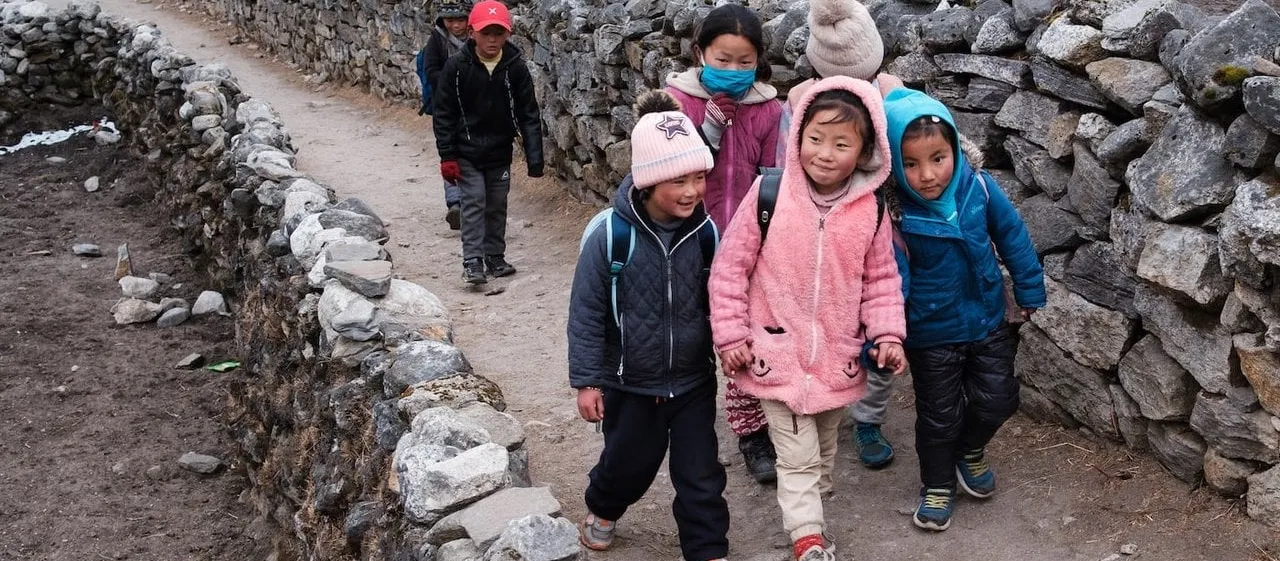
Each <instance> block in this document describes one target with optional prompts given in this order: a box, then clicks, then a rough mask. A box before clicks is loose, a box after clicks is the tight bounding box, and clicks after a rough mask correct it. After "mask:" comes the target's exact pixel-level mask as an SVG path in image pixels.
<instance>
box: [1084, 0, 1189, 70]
mask: <svg viewBox="0 0 1280 561" xmlns="http://www.w3.org/2000/svg"><path fill="white" fill-rule="evenodd" d="M1135 6H1136V4H1135ZM1210 23H1212V20H1211V19H1210V18H1209V16H1207V15H1205V13H1204V12H1202V11H1200V9H1199V8H1197V7H1195V6H1192V5H1191V4H1184V3H1182V2H1178V1H1177V0H1158V1H1157V2H1155V3H1154V6H1151V7H1150V8H1148V9H1147V10H1145V11H1144V12H1143V14H1142V19H1141V20H1139V21H1138V23H1137V25H1135V26H1133V29H1131V30H1130V31H1129V34H1128V38H1127V40H1126V42H1127V43H1128V48H1129V54H1130V55H1131V56H1133V57H1134V58H1139V59H1142V60H1151V61H1154V60H1157V57H1158V56H1159V55H1160V46H1161V42H1162V41H1163V40H1164V38H1165V37H1166V36H1168V35H1170V34H1171V33H1173V32H1175V31H1177V32H1179V33H1184V34H1186V35H1187V37H1190V36H1192V35H1195V34H1196V33H1199V32H1200V30H1202V29H1204V28H1205V27H1206V26H1208V25H1209V24H1210ZM1104 25H1105V24H1104ZM1185 40H1186V39H1183V41H1185Z"/></svg>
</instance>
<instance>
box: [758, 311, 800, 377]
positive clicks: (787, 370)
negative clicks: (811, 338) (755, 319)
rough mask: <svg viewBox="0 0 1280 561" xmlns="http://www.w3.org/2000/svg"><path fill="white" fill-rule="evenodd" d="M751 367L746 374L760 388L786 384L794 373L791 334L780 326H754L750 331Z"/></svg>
mask: <svg viewBox="0 0 1280 561" xmlns="http://www.w3.org/2000/svg"><path fill="white" fill-rule="evenodd" d="M751 341H752V344H751V354H752V358H751V367H750V368H749V369H748V370H749V371H750V372H749V373H748V375H749V376H751V378H752V380H754V381H755V383H757V384H759V385H761V386H779V385H782V384H784V383H786V381H787V378H788V377H789V376H790V375H793V374H795V373H796V371H795V366H796V365H795V344H794V341H793V339H792V336H791V332H789V331H787V330H786V329H784V328H782V327H781V326H772V325H770V326H754V327H752V329H751Z"/></svg>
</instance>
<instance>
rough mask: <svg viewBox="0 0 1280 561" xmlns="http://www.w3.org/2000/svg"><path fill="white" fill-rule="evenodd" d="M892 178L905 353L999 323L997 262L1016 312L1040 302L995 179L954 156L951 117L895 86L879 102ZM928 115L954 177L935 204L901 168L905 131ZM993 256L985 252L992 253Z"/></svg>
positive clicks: (1036, 262) (1036, 273)
mask: <svg viewBox="0 0 1280 561" xmlns="http://www.w3.org/2000/svg"><path fill="white" fill-rule="evenodd" d="M884 104H885V116H886V120H887V121H888V129H889V146H890V148H891V150H892V152H893V175H894V179H895V183H896V184H897V187H896V189H897V198H898V200H899V202H900V204H901V208H902V218H901V220H900V221H899V222H898V229H899V232H900V233H901V236H902V243H903V245H904V246H905V247H904V248H900V250H899V251H898V253H897V257H898V269H899V272H900V273H901V275H902V288H903V292H904V298H905V300H906V305H907V327H908V333H910V337H908V338H907V340H906V346H907V347H908V348H926V347H933V346H939V345H947V344H956V343H965V342H970V341H979V340H982V339H984V338H985V337H987V336H988V335H989V334H990V333H991V332H992V331H993V330H994V329H995V328H997V327H999V325H1000V323H1001V322H1002V321H1003V320H1004V317H1005V298H1004V277H1003V274H1002V273H1001V272H1000V263H999V261H1000V260H1003V262H1004V265H1005V268H1007V269H1008V270H1009V275H1010V276H1011V277H1012V278H1013V295H1014V298H1015V299H1016V300H1017V303H1018V305H1019V306H1021V307H1023V308H1040V307H1043V306H1044V303H1045V287H1044V271H1043V269H1042V268H1041V266H1040V259H1039V257H1038V256H1037V255H1036V249H1035V246H1034V245H1033V244H1032V242H1031V236H1030V235H1029V234H1028V233H1027V228H1026V224H1024V223H1023V222H1022V217H1020V216H1019V215H1018V211H1017V209H1016V208H1014V206H1013V203H1011V202H1009V199H1008V197H1006V196H1005V194H1004V192H1003V191H1001V190H1000V186H999V185H998V184H997V183H996V180H995V178H993V177H991V175H990V174H987V173H986V172H980V171H975V170H974V169H973V167H972V166H971V165H970V164H969V161H968V159H967V158H966V157H965V154H964V153H963V152H962V151H960V150H959V147H960V146H961V139H960V137H959V134H958V133H957V132H956V130H957V129H956V126H955V122H954V121H953V120H952V118H951V112H950V111H948V110H947V108H946V106H944V105H943V104H942V103H940V102H938V101H937V100H935V99H933V98H931V97H929V96H927V95H925V94H923V93H921V92H918V91H915V90H910V89H907V88H898V89H896V90H893V91H892V92H890V93H889V95H888V96H887V97H885V102H884ZM925 116H935V117H938V118H939V119H941V120H942V121H944V122H946V123H947V124H948V125H949V126H950V127H951V132H952V135H953V138H952V146H953V147H955V148H954V149H955V150H956V152H955V166H956V168H955V171H954V172H953V173H952V176H951V182H950V183H948V185H947V188H946V190H945V191H943V193H942V196H940V197H939V198H938V200H935V201H927V200H925V199H924V198H922V197H920V195H918V194H917V193H916V192H915V191H914V190H913V189H911V187H910V186H909V184H908V183H907V178H906V173H905V172H904V171H903V168H902V135H903V132H904V131H905V130H906V128H907V125H908V124H910V123H911V122H912V121H914V120H916V119H918V118H920V117H925ZM993 245H994V247H995V250H994V251H993V250H992V247H993Z"/></svg>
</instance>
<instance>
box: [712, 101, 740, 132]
mask: <svg viewBox="0 0 1280 561" xmlns="http://www.w3.org/2000/svg"><path fill="white" fill-rule="evenodd" d="M737 114H738V102H736V101H734V100H733V98H732V97H729V95H728V94H722V93H718V94H716V95H713V96H711V99H710V100H709V101H707V118H708V119H710V120H711V122H713V123H715V124H716V125H718V126H720V127H727V126H729V125H732V124H733V118H734V116H736V115H737Z"/></svg>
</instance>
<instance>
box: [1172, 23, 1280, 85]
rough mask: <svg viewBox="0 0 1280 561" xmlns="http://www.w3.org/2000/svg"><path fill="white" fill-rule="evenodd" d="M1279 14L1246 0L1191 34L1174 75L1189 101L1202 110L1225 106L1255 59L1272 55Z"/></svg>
mask: <svg viewBox="0 0 1280 561" xmlns="http://www.w3.org/2000/svg"><path fill="white" fill-rule="evenodd" d="M1276 37H1280V14H1277V13H1276V10H1275V8H1272V7H1271V6H1269V5H1267V3H1266V2H1263V1H1262V0H1247V1H1246V2H1245V3H1244V4H1243V5H1241V6H1240V8H1239V9H1237V10H1236V11H1235V12H1232V13H1231V15H1228V16H1227V17H1226V18H1225V19H1223V20H1222V21H1221V22H1219V23H1218V24H1217V25H1215V26H1213V27H1211V28H1208V29H1206V30H1204V31H1202V32H1200V33H1199V34H1197V35H1195V36H1194V37H1192V38H1191V39H1190V41H1189V42H1188V43H1187V44H1186V46H1184V47H1183V48H1182V50H1181V51H1180V52H1179V53H1178V56H1177V59H1176V60H1175V62H1176V64H1177V65H1178V70H1179V71H1178V72H1176V73H1175V74H1176V75H1177V77H1178V80H1179V82H1180V83H1181V84H1182V90H1183V91H1184V92H1187V93H1188V96H1189V98H1190V99H1191V101H1193V102H1195V104H1196V105H1199V106H1200V107H1203V108H1206V109H1218V108H1220V107H1226V106H1229V105H1230V104H1231V103H1232V102H1233V101H1234V100H1236V99H1238V97H1239V94H1240V87H1241V85H1242V84H1243V82H1244V79H1245V78H1247V77H1248V76H1249V69H1251V68H1253V61H1254V59H1256V58H1257V57H1260V56H1261V57H1269V56H1274V54H1275V46H1276Z"/></svg>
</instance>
